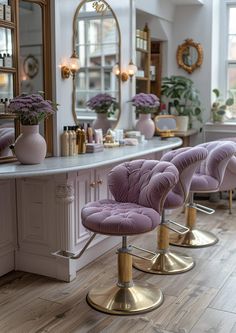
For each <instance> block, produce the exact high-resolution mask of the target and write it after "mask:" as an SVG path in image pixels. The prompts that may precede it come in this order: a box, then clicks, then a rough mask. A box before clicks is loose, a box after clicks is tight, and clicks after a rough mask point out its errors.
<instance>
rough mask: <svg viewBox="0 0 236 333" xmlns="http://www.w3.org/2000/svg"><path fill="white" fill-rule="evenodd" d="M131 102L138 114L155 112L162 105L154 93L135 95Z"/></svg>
mask: <svg viewBox="0 0 236 333" xmlns="http://www.w3.org/2000/svg"><path fill="white" fill-rule="evenodd" d="M130 102H131V103H132V105H133V106H135V108H136V109H135V113H136V114H140V113H142V114H148V113H155V112H156V111H157V110H158V109H159V106H160V100H159V98H158V97H157V96H156V95H154V94H145V93H139V94H137V95H135V96H134V97H133V98H132V99H131V101H130Z"/></svg>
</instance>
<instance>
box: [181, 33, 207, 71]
mask: <svg viewBox="0 0 236 333" xmlns="http://www.w3.org/2000/svg"><path fill="white" fill-rule="evenodd" d="M202 61H203V49H202V46H201V44H199V43H195V42H194V41H193V40H192V39H186V40H185V42H184V43H183V44H181V45H179V46H178V49H177V63H178V65H179V67H181V68H183V69H184V70H186V71H187V72H188V73H189V74H191V73H192V72H193V71H194V70H195V69H196V68H198V67H200V66H201V65H202Z"/></svg>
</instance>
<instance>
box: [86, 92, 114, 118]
mask: <svg viewBox="0 0 236 333" xmlns="http://www.w3.org/2000/svg"><path fill="white" fill-rule="evenodd" d="M86 104H87V106H88V107H89V108H90V109H91V110H94V111H95V112H96V113H107V115H108V117H110V116H111V115H113V114H114V113H115V110H116V109H117V107H118V103H117V102H116V99H115V98H114V97H112V96H110V95H109V94H106V93H104V94H97V95H96V96H94V97H92V98H90V100H88V102H87V103H86Z"/></svg>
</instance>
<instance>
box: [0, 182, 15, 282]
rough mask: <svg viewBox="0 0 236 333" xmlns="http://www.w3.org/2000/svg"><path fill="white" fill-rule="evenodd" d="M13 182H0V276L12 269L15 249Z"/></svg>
mask: <svg viewBox="0 0 236 333" xmlns="http://www.w3.org/2000/svg"><path fill="white" fill-rule="evenodd" d="M15 235H16V211H15V181H14V180H10V181H8V180H2V181H0V276H1V275H3V274H6V273H8V272H10V271H12V270H13V269H14V265H15V262H14V252H15V247H16V236H15Z"/></svg>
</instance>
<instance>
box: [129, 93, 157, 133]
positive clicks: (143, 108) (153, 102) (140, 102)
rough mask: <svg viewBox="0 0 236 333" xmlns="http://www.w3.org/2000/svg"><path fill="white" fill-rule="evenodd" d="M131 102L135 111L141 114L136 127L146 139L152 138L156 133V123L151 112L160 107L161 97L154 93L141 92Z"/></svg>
mask: <svg viewBox="0 0 236 333" xmlns="http://www.w3.org/2000/svg"><path fill="white" fill-rule="evenodd" d="M131 103H132V105H133V106H135V113H136V114H137V115H138V116H139V119H138V121H137V123H136V129H137V130H138V131H140V132H141V133H142V134H143V135H144V136H145V138H146V139H151V138H152V137H153V135H154V133H155V124H154V122H153V121H152V119H151V114H152V113H155V112H157V110H158V109H159V106H160V101H159V98H158V97H157V96H156V95H154V94H144V93H139V94H137V95H135V96H134V97H133V98H132V100H131Z"/></svg>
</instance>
